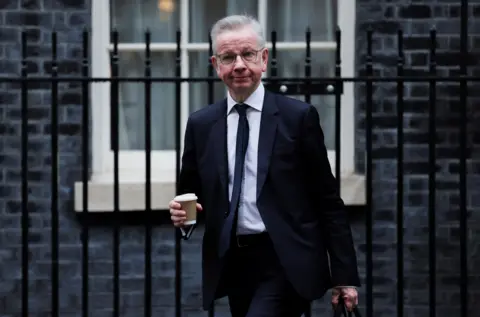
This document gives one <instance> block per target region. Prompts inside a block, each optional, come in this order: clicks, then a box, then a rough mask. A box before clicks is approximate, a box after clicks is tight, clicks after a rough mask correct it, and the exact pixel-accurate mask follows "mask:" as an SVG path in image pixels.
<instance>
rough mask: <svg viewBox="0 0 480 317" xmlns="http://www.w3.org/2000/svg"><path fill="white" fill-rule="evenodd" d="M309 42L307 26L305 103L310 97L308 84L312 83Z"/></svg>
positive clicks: (309, 36) (310, 33)
mask: <svg viewBox="0 0 480 317" xmlns="http://www.w3.org/2000/svg"><path fill="white" fill-rule="evenodd" d="M311 42H312V31H310V28H307V30H306V31H305V43H306V48H305V102H306V103H311V99H312V93H311V91H310V84H311V83H312V80H311V79H310V77H311V76H312V48H311V45H310V44H311Z"/></svg>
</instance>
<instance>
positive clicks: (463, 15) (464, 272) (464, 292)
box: [459, 0, 468, 317]
mask: <svg viewBox="0 0 480 317" xmlns="http://www.w3.org/2000/svg"><path fill="white" fill-rule="evenodd" d="M460 3H461V4H460V23H461V25H460V75H462V76H467V61H468V0H461V2H460ZM467 95H468V86H467V81H466V80H465V79H461V81H460V158H459V159H460V168H459V173H460V175H459V180H460V188H459V189H460V272H461V273H460V304H461V305H460V316H462V317H467V315H468V284H467V282H468V262H467V256H468V254H467V251H468V250H467V234H468V232H467V230H468V228H467V217H468V214H467V98H468V97H467Z"/></svg>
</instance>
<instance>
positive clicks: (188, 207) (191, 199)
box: [173, 194, 198, 226]
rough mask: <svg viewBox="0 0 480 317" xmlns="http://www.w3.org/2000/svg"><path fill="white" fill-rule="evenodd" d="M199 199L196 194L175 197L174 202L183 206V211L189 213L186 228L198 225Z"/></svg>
mask: <svg viewBox="0 0 480 317" xmlns="http://www.w3.org/2000/svg"><path fill="white" fill-rule="evenodd" d="M197 199H198V197H197V196H196V195H195V194H183V195H180V196H177V197H175V198H174V199H173V200H175V201H176V202H178V203H180V205H182V209H183V210H185V212H186V213H187V220H185V223H184V224H185V225H186V226H191V225H194V224H195V223H197Z"/></svg>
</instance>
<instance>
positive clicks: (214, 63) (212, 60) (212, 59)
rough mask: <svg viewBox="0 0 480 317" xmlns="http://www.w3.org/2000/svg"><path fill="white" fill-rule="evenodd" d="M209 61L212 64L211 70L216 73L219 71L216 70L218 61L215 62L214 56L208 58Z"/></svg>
mask: <svg viewBox="0 0 480 317" xmlns="http://www.w3.org/2000/svg"><path fill="white" fill-rule="evenodd" d="M210 61H211V62H212V66H213V68H214V69H215V70H216V71H217V73H218V71H219V69H218V61H217V57H216V56H215V55H213V56H212V57H210Z"/></svg>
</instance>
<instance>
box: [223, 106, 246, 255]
mask: <svg viewBox="0 0 480 317" xmlns="http://www.w3.org/2000/svg"><path fill="white" fill-rule="evenodd" d="M247 108H248V105H246V104H237V105H235V109H236V110H237V112H238V116H239V118H238V129H237V144H236V149H235V170H234V175H233V190H232V197H231V199H230V207H229V210H228V214H227V217H226V218H225V222H224V224H223V228H222V233H221V235H220V242H219V248H218V252H219V255H220V257H223V256H224V255H225V254H226V253H227V250H228V249H229V247H230V243H231V239H232V231H233V227H234V224H235V223H236V217H237V211H238V203H239V200H240V191H241V188H242V180H243V171H244V166H245V154H246V153H247V145H248V133H249V128H248V120H247Z"/></svg>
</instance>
